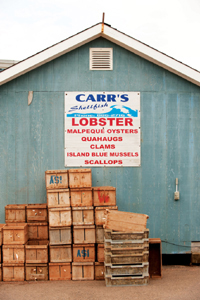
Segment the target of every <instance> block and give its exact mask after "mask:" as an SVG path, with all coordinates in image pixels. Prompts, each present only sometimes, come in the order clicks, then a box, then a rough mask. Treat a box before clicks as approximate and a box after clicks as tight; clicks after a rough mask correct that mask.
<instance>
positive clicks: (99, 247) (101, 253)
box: [97, 244, 104, 262]
mask: <svg viewBox="0 0 200 300" xmlns="http://www.w3.org/2000/svg"><path fill="white" fill-rule="evenodd" d="M97 261H98V262H104V244H97Z"/></svg>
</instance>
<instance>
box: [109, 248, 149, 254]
mask: <svg viewBox="0 0 200 300" xmlns="http://www.w3.org/2000/svg"><path fill="white" fill-rule="evenodd" d="M105 251H106V252H109V253H111V254H112V255H132V254H141V253H143V252H145V251H146V252H147V251H149V247H125V248H115V247H112V246H111V247H105Z"/></svg>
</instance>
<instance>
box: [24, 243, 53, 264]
mask: <svg viewBox="0 0 200 300" xmlns="http://www.w3.org/2000/svg"><path fill="white" fill-rule="evenodd" d="M48 250H49V241H45V240H35V241H28V243H27V244H26V245H25V253H26V263H27V264H37V263H41V264H46V263H48V262H49V251H48Z"/></svg>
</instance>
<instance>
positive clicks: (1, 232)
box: [0, 224, 5, 246]
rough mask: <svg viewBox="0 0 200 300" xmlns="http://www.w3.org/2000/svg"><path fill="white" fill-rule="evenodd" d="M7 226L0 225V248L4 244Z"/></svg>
mask: <svg viewBox="0 0 200 300" xmlns="http://www.w3.org/2000/svg"><path fill="white" fill-rule="evenodd" d="M4 226H5V224H0V246H1V245H2V244H3V227H4Z"/></svg>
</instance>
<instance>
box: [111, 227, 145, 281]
mask: <svg viewBox="0 0 200 300" xmlns="http://www.w3.org/2000/svg"><path fill="white" fill-rule="evenodd" d="M148 261H149V230H148V229H145V230H144V231H142V232H118V231H113V230H110V229H105V283H106V286H124V285H131V286H134V285H146V284H148V282H149V262H148Z"/></svg>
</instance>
